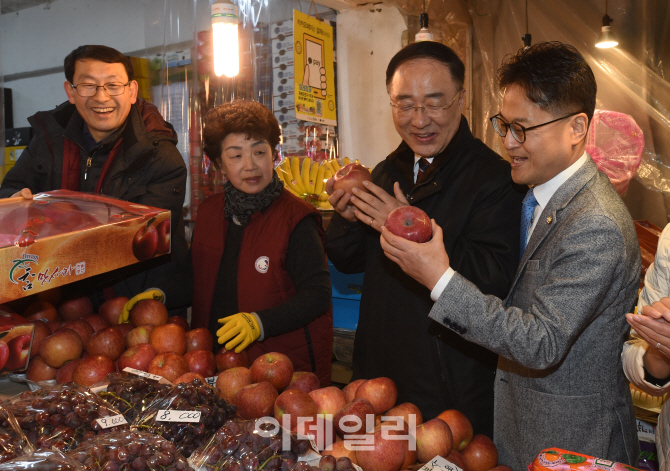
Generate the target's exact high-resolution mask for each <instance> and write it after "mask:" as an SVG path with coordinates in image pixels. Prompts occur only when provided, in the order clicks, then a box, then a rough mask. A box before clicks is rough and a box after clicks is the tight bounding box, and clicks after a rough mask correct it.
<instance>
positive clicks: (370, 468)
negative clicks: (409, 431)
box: [356, 424, 409, 471]
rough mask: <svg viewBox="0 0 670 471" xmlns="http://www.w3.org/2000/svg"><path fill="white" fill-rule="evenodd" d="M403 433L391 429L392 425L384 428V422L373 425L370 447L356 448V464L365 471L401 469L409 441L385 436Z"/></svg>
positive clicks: (393, 470) (396, 470) (394, 470)
mask: <svg viewBox="0 0 670 471" xmlns="http://www.w3.org/2000/svg"><path fill="white" fill-rule="evenodd" d="M403 433H404V432H402V431H394V430H392V427H386V428H385V427H384V424H382V425H378V426H377V427H375V429H374V432H373V433H372V435H373V437H374V444H373V446H372V449H371V450H356V459H357V461H358V465H359V466H360V467H361V468H363V469H364V470H365V471H398V470H399V469H401V466H402V465H403V464H404V463H405V456H406V455H407V449H408V446H409V441H408V440H407V439H390V438H387V437H389V436H393V435H402V434H403ZM365 448H367V447H365Z"/></svg>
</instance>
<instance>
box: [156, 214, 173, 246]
mask: <svg viewBox="0 0 670 471" xmlns="http://www.w3.org/2000/svg"><path fill="white" fill-rule="evenodd" d="M156 232H158V244H157V245H156V253H168V252H169V251H170V220H169V219H166V220H165V221H161V222H159V223H158V225H157V226H156Z"/></svg>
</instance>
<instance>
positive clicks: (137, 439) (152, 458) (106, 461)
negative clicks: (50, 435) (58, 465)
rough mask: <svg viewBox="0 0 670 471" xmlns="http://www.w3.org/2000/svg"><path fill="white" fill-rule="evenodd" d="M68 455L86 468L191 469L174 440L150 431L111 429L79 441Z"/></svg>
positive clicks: (98, 470) (109, 470) (91, 470)
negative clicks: (114, 430)
mask: <svg viewBox="0 0 670 471" xmlns="http://www.w3.org/2000/svg"><path fill="white" fill-rule="evenodd" d="M68 456H69V457H70V458H72V459H74V460H76V461H77V462H79V463H81V464H82V465H84V466H86V470H87V471H112V470H114V471H117V470H124V469H129V470H130V469H137V470H139V469H146V470H156V471H158V470H160V471H192V469H193V468H191V467H190V466H189V464H188V462H187V461H186V458H184V456H183V455H182V454H180V453H178V452H177V448H176V447H175V445H174V443H172V442H170V441H168V440H165V439H164V438H161V437H157V436H156V435H153V434H151V433H146V432H138V431H133V432H129V431H125V432H113V433H109V434H107V435H103V436H100V437H96V438H94V439H93V440H89V441H87V442H86V443H84V444H82V445H81V446H80V447H79V448H77V449H76V450H75V451H73V452H70V453H69V454H68Z"/></svg>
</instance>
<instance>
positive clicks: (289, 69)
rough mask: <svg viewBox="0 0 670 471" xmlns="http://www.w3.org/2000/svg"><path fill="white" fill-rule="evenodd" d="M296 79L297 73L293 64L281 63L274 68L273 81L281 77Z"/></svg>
mask: <svg viewBox="0 0 670 471" xmlns="http://www.w3.org/2000/svg"><path fill="white" fill-rule="evenodd" d="M284 78H285V79H288V80H294V79H295V73H294V69H293V66H292V65H291V66H287V65H286V64H281V65H280V66H279V67H273V68H272V83H275V82H278V81H280V80H281V79H284Z"/></svg>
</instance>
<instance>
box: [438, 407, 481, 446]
mask: <svg viewBox="0 0 670 471" xmlns="http://www.w3.org/2000/svg"><path fill="white" fill-rule="evenodd" d="M437 418H438V419H442V420H444V421H445V422H446V423H447V425H448V426H449V428H450V429H451V434H452V436H453V437H454V450H456V451H462V450H463V448H465V447H466V445H467V444H468V443H470V440H472V434H473V430H472V424H471V423H470V420H468V418H467V417H466V416H465V414H464V413H462V412H461V411H458V410H456V409H449V410H445V411H444V412H442V413H440V415H438V416H437Z"/></svg>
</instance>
